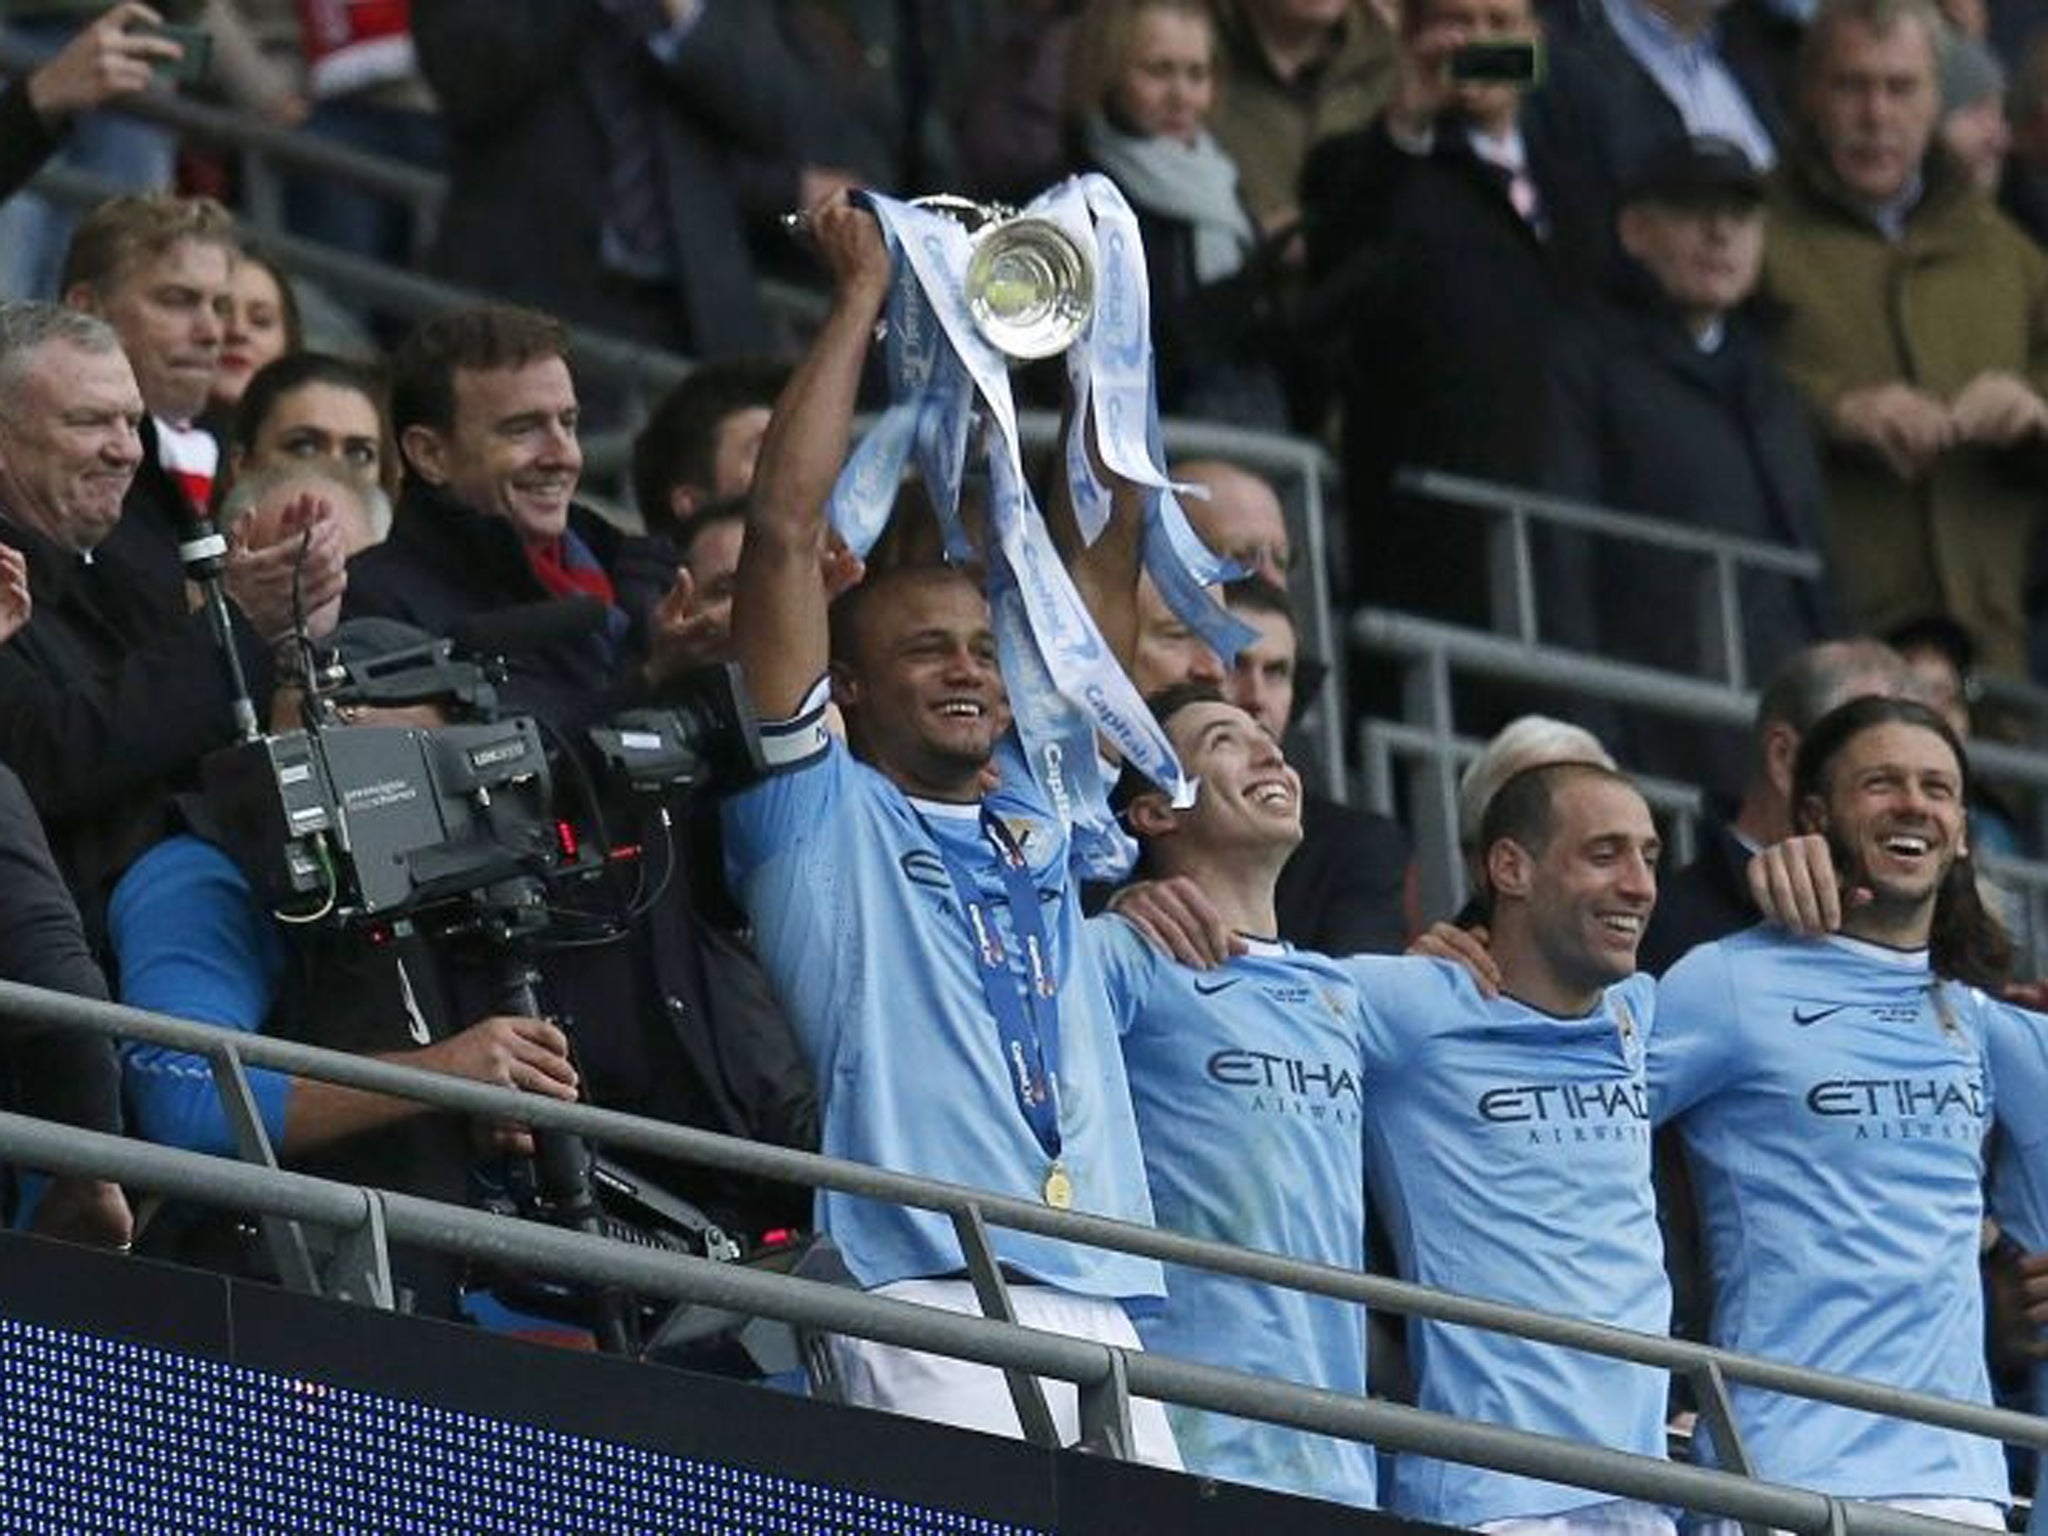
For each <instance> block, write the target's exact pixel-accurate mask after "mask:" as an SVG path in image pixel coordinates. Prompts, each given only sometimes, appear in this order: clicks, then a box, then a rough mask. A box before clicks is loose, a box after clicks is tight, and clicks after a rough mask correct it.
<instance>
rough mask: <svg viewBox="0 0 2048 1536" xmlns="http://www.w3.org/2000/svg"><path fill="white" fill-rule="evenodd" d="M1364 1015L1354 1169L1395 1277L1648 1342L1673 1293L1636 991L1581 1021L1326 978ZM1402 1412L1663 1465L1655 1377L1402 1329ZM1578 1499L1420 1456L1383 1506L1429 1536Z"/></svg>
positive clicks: (1386, 968)
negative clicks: (1427, 1412)
mask: <svg viewBox="0 0 2048 1536" xmlns="http://www.w3.org/2000/svg"><path fill="white" fill-rule="evenodd" d="M1343 969H1344V971H1345V972H1346V974H1348V975H1350V976H1351V977H1352V978H1353V979H1354V980H1355V981H1356V982H1357V983H1358V987H1359V991H1360V993H1361V994H1362V995H1363V997H1364V999H1365V1003H1366V1017H1367V1019H1368V1021H1369V1022H1370V1025H1371V1028H1370V1032H1369V1035H1368V1040H1367V1053H1368V1056H1367V1059H1368V1069H1367V1078H1366V1086H1365V1126H1366V1157H1367V1164H1368V1168H1369V1171H1370V1174H1371V1188H1372V1194H1373V1198H1374V1199H1375V1200H1377V1201H1378V1202H1380V1206H1381V1209H1382V1211H1383V1213H1384V1215H1385V1217H1386V1221H1387V1227H1388V1230H1389V1232H1390V1234H1391V1236H1392V1238H1393V1243H1394V1249H1395V1253H1396V1255H1397V1258H1398V1261H1399V1265H1400V1269H1401V1273H1402V1274H1403V1275H1404V1276H1406V1277H1408V1278H1410V1279H1413V1280H1416V1281H1419V1282H1420V1283H1422V1284H1424V1285H1429V1286H1435V1287H1438V1288H1440V1289H1443V1290H1448V1291H1457V1292H1462V1293H1463V1294H1466V1295H1469V1296H1479V1297H1484V1298H1487V1299H1489V1300H1494V1301H1503V1302H1508V1303H1511V1304H1513V1305H1516V1306H1523V1307H1531V1308H1536V1309H1540V1310H1542V1311H1547V1312H1562V1313H1566V1314H1569V1315H1571V1316H1574V1317H1582V1318H1588V1319H1591V1320H1593V1321H1597V1322H1603V1323H1612V1324H1615V1325H1617V1326H1619V1327H1623V1328H1633V1329H1638V1330H1640V1331H1643V1332H1646V1333H1656V1334H1661V1333H1663V1332H1665V1331H1666V1330H1667V1329H1668V1328H1669V1326H1670V1321H1671V1288H1670V1284H1669V1282H1668V1281H1667V1279H1666V1278H1665V1273H1664V1249H1663V1240H1662V1238H1661V1236H1660V1234H1659V1232H1658V1228H1657V1212H1656V1201H1655V1198H1654V1196H1653V1194H1652V1191H1651V1184H1650V1124H1649V1105H1648V1092H1647V1088H1646V1085H1645V1082H1644V1076H1643V1067H1644V1049H1645V1043H1646V1041H1647V1040H1648V1039H1649V1038H1651V1037H1652V1036H1653V1035H1654V1029H1655V1025H1656V1020H1655V1007H1654V1004H1655V994H1654V991H1653V987H1652V983H1651V982H1650V979H1649V978H1648V977H1646V976H1634V977H1630V978H1629V979H1627V980H1626V981H1623V982H1620V983H1617V984H1616V985H1615V986H1613V987H1610V988H1609V989H1608V990H1607V992H1606V994H1605V996H1604V997H1603V999H1602V1001H1601V1005H1600V1006H1599V1007H1598V1008H1596V1009H1595V1010H1594V1011H1593V1012H1592V1013H1590V1014H1587V1015H1586V1016H1584V1017H1582V1018H1558V1017H1556V1016H1555V1015H1552V1014H1548V1013H1545V1012H1543V1011H1542V1010H1540V1009H1538V1008H1534V1007H1531V1006H1530V1005H1528V1004H1527V1003H1523V1002H1519V1001H1516V1000H1515V999H1513V998H1508V997H1502V998H1496V999H1487V998H1485V997H1482V996H1481V995H1480V993H1479V990H1478V988H1477V987H1476V986H1475V985H1474V984H1473V981H1472V978H1471V976H1470V975H1469V974H1467V973H1466V971H1465V970H1464V969H1463V968H1462V967H1460V966H1455V965H1450V964H1447V963H1444V962H1440V961H1435V960H1423V959H1384V958H1375V957H1369V956H1367V957H1358V958H1354V959H1350V960H1346V961H1345V962H1343ZM1408 1337H1409V1343H1410V1349H1411V1354H1412V1357H1413V1364H1414V1368H1415V1378H1416V1390H1417V1401H1418V1403H1419V1404H1420V1406H1422V1407H1424V1408H1429V1409H1434V1410H1436V1411H1437V1412H1440V1413H1449V1414H1456V1415H1457V1416H1458V1417H1460V1418H1466V1419H1477V1420H1481V1421H1484V1422H1486V1423H1490V1424H1506V1425H1511V1426H1513V1427H1514V1428H1516V1429H1525V1430H1531V1431H1534V1432H1537V1433H1541V1434H1553V1435H1560V1436H1564V1437H1566V1438H1569V1439H1573V1440H1577V1441H1580V1442H1583V1443H1586V1444H1593V1445H1604V1446H1610V1447H1613V1448H1614V1449H1617V1450H1624V1451H1634V1452H1637V1453H1639V1454H1641V1455H1645V1456H1662V1455H1663V1454H1664V1409H1665V1397H1666V1390H1667V1378H1666V1375H1665V1373H1664V1372H1663V1371H1661V1370H1655V1369H1652V1368H1649V1367H1645V1366H1639V1365H1631V1364H1628V1363H1626V1362H1622V1361H1616V1360H1611V1359H1606V1358H1603V1357H1601V1356H1596V1355H1589V1354H1584V1353H1581V1352H1579V1351H1576V1350H1569V1349H1561V1348H1558V1347H1556V1346H1553V1345H1547V1344H1538V1343H1532V1342H1529V1341H1527V1340H1523V1339H1517V1338H1510V1337H1508V1336H1507V1335H1505V1334H1498V1333H1492V1332H1488V1331H1485V1330H1481V1329H1473V1328H1462V1327H1453V1326H1448V1325H1445V1324H1440V1323H1434V1322H1428V1321H1424V1320H1420V1319H1415V1320H1411V1321H1410V1324H1409V1331H1408ZM1600 1502H1602V1498H1601V1496H1600V1495H1599V1494H1596V1493H1589V1492H1588V1491H1587V1490H1585V1489H1583V1488H1574V1487H1570V1486H1567V1485H1564V1484H1559V1483H1548V1482H1542V1481H1539V1480H1537V1479H1532V1478H1524V1477H1516V1476H1511V1475H1509V1474H1507V1473H1502V1472H1492V1471H1487V1470H1484V1469H1482V1468H1477V1467H1466V1466H1459V1465H1457V1464H1455V1463H1452V1462H1445V1461H1436V1460H1432V1459H1430V1458H1427V1457H1421V1456H1405V1455H1404V1456H1402V1457H1400V1458H1399V1459H1398V1460H1397V1461H1396V1462H1395V1464H1394V1468H1393V1480H1392V1493H1391V1498H1390V1500H1389V1507H1390V1508H1391V1509H1393V1510H1394V1511H1395V1512H1397V1513H1399V1514H1404V1515H1412V1516H1415V1517H1417V1518H1419V1519H1425V1520H1433V1521H1439V1522H1442V1523H1444V1524H1447V1525H1474V1524H1477V1523H1478V1522H1480V1521H1483V1520H1499V1519H1507V1518H1513V1517H1533V1516H1541V1515H1552V1514H1560V1513H1563V1512H1565V1511H1567V1510H1572V1509H1582V1508H1585V1507H1586V1506H1588V1505H1590V1504H1596V1503H1600Z"/></svg>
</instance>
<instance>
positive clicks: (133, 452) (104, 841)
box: [0, 304, 343, 932]
mask: <svg viewBox="0 0 2048 1536" xmlns="http://www.w3.org/2000/svg"><path fill="white" fill-rule="evenodd" d="M142 416H143V398H142V394H141V391H140V390H139V389H138V388H137V385H136V379H135V373H134V371H133V370H132V369H131V368H130V367H129V365H128V361H127V359H126V357H125V356H124V355H123V353H122V350H121V344H120V341H119V339H118V338H117V337H116V336H115V334H114V332H113V331H112V330H111V329H110V328H109V327H108V326H106V325H105V324H104V323H102V322H101V321H99V320H97V319H94V318H92V317H91V316H89V315H83V314H79V313H76V312H75V311H72V310H69V309H62V308H59V307H57V306H55V305H48V304H23V305H15V306H10V307H7V308H5V309H0V543H6V544H9V545H11V546H13V547H14V548H15V549H18V550H20V551H21V552H22V555H23V556H24V558H25V560H26V562H27V567H28V582H29V591H30V593H31V595H32V597H33V599H34V605H35V609H34V614H33V616H32V617H31V619H30V620H29V622H28V625H27V627H26V628H24V629H23V630H22V631H21V633H20V634H18V635H16V636H15V637H14V639H13V640H12V641H10V642H9V643H8V644H7V645H5V646H0V760H4V761H5V762H7V763H8V764H9V765H10V766H11V767H13V769H14V770H15V771H16V772H17V773H19V774H20V775H21V777H22V780H23V782H24V783H25V784H26V785H27V786H28V790H29V793H30V795H31V796H32V797H33V798H34V800H35V802H36V806H37V808H38V809H39V810H40V811H41V813H42V815H43V819H44V821H45V822H46V824H47V825H48V827H49V831H50V839H51V842H52V844H53V846H54V847H55V849H56V853H57V858H58V862H59V864H60V865H61V866H62V868H63V869H64V872H65V875H66V877H67V878H68V879H69V880H70V882H71V885H72V888H73V890H74V891H75V892H76V893H77V894H78V898H79V906H80V908H81V910H82V911H83V913H84V916H85V919H86V925H87V929H88V931H89V932H96V931H97V924H98V920H99V916H100V908H101V906H102V903H103V901H104V897H105V893H106V890H107V888H108V887H109V886H110V885H111V883H112V881H113V880H114V878H115V877H116V876H118V875H119V874H120V872H121V870H122V869H123V868H125V867H126V865H127V862H128V860H130V859H131V858H133V857H134V855H135V854H137V853H139V852H140V851H141V850H142V849H143V848H146V847H148V846H149V845H150V844H151V843H152V842H154V841H156V840H157V839H158V838H159V837H161V836H162V835H163V831H164V826H165V823H164V814H165V811H166V808H167V804H168V799H167V795H168V791H169V790H171V789H173V788H177V787H183V785H184V783H185V781H186V780H187V779H188V778H189V776H190V774H191V773H192V771H193V769H194V768H195V767H196V765H197V763H198V761H199V759H200V758H201V757H202V756H203V755H204V754H205V753H206V752H208V751H209V750H211V749H212V748H214V747H217V746H223V745H226V743H227V742H228V741H229V740H231V739H232V735H233V720H232V715H231V713H230V708H229V700H230V690H229V686H228V681H227V671H226V668H225V666H224V664H223V661H222V658H221V655H220V650H219V645H218V643H217V641H216V639H215V637H214V635H213V633H212V632H211V630H210V628H209V625H208V622H207V619H206V617H205V615H203V614H199V613H186V612H184V611H183V610H182V602H181V604H180V607H179V609H178V610H176V611H167V610H166V608H165V606H164V592H163V585H162V582H161V580H160V579H159V575H158V573H157V572H156V571H155V570H154V568H153V567H151V566H149V565H147V564H146V563H143V562H140V561H138V560H137V559H136V558H135V556H134V553H133V551H132V549H124V548H122V547H120V545H119V543H118V542H117V541H116V540H115V539H114V537H113V535H114V534H115V532H116V531H117V530H118V529H119V527H120V525H121V522H122V520H123V518H124V517H125V516H126V515H127V514H126V512H125V510H124V503H125V498H126V495H127V492H128V487H129V482H130V481H131V479H132V478H133V476H134V474H135V471H136V466H137V464H138V463H139V462H140V460H141V457H142V441H141V437H140V435H139V427H140V423H141V420H142ZM289 527H290V530H291V533H290V536H289V537H284V538H280V539H278V540H277V541H275V542H273V543H270V544H268V545H266V546H262V547H257V546H255V545H254V544H252V543H251V541H249V540H248V539H246V538H241V539H237V540H236V541H235V543H234V545H233V547H232V548H231V549H230V551H229V553H228V555H227V557H226V561H225V572H224V575H223V577H222V582H223V585H224V587H225V589H226V593H227V597H228V600H229V602H228V611H229V616H230V637H231V640H232V643H233V645H234V647H235V649H236V651H237V653H238V654H239V655H240V657H241V659H242V663H243V667H244V670H245V672H246V673H247V676H248V678H249V681H250V684H251V686H252V688H253V689H254V690H255V692H256V693H257V695H258V696H259V698H258V703H259V707H260V703H261V696H262V695H264V694H266V693H267V692H268V689H269V684H270V677H271V670H270V646H271V645H272V644H273V643H275V642H277V641H279V640H282V639H283V638H285V637H287V636H289V635H290V634H291V633H292V631H293V628H294V615H293V606H294V585H295V584H296V586H297V589H298V595H299V597H300V598H302V599H303V602H304V605H305V609H306V611H307V612H308V613H316V614H317V613H318V611H319V610H320V609H321V608H322V607H323V606H325V605H331V604H332V603H333V601H334V599H335V597H336V595H337V594H338V592H339V590H340V586H341V583H342V580H343V575H342V570H341V551H340V545H339V541H338V537H337V530H338V524H336V523H335V522H334V521H333V519H332V517H331V514H329V513H326V512H323V511H321V510H319V509H315V508H312V507H311V506H308V507H305V508H302V509H300V510H298V511H295V512H294V513H293V515H292V517H291V519H290V520H289ZM308 531H310V533H311V537H310V539H308V540H307V541H306V542H305V543H304V545H303V546H302V544H301V537H300V535H301V534H303V533H306V532H308ZM180 592H181V597H182V585H181V588H180Z"/></svg>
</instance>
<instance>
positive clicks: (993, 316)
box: [914, 192, 1095, 362]
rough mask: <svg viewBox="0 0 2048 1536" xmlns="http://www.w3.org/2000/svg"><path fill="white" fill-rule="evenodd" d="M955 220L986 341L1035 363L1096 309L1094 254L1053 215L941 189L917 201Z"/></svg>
mask: <svg viewBox="0 0 2048 1536" xmlns="http://www.w3.org/2000/svg"><path fill="white" fill-rule="evenodd" d="M914 201H915V202H916V205H917V206H918V207H920V208H929V209H931V210H932V211H933V212H935V213H943V214H946V215H948V216H949V217H951V218H955V219H958V220H959V221H960V223H961V224H962V225H963V226H964V227H965V228H966V230H967V234H968V238H969V241H970V242H971V243H970V245H969V249H968V258H967V276H966V278H965V279H964V280H963V283H962V287H963V290H964V296H965V297H966V300H967V310H968V313H969V314H971V315H972V316H973V317H974V326H975V329H976V330H978V331H980V332H981V334H982V337H983V339H984V340H986V341H987V342H988V344H989V345H990V346H992V347H994V348H995V349H996V350H997V351H998V352H1001V353H1002V354H1003V355H1004V356H1006V357H1012V358H1015V359H1017V360H1018V361H1019V362H1032V361H1035V360H1036V359H1038V358H1041V357H1053V356H1056V355H1057V354H1059V353H1061V352H1064V351H1066V350H1067V348H1068V347H1070V346H1072V345H1073V344H1074V342H1075V340H1076V339H1077V338H1079V336H1080V334H1081V332H1082V331H1083V330H1084V329H1085V328H1086V327H1087V324H1088V317H1089V316H1090V315H1091V314H1093V313H1094V310H1095V257H1094V254H1093V253H1092V252H1090V251H1087V250H1085V249H1083V248H1082V247H1081V246H1080V245H1079V244H1078V243H1077V242H1076V241H1075V239H1074V237H1073V236H1072V235H1070V234H1068V233H1067V232H1066V230H1064V229H1062V228H1061V227H1060V226H1059V225H1058V224H1055V223H1054V222H1053V221H1052V220H1051V219H1043V218H1038V217H1036V216H1034V215H1031V214H1020V213H1018V212H1017V211H1016V210H1015V209H1013V208H1006V207H1003V206H1002V205H1001V204H998V203H977V202H974V201H972V200H970V199H968V198H964V197H954V196H952V195H951V194H949V193H944V192H941V193H937V194H934V195H933V196H930V197H920V198H917V199H915V200H914Z"/></svg>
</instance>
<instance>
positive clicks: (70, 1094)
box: [0, 767, 121, 1133]
mask: <svg viewBox="0 0 2048 1536" xmlns="http://www.w3.org/2000/svg"><path fill="white" fill-rule="evenodd" d="M0 976H5V977H6V978H7V979H8V980H9V981H18V982H22V983H24V984H25V985H28V986H31V987H47V988H49V989H50V990H51V991H54V992H69V993H72V994H73V995H75V996H78V997H91V998H104V997H106V995H107V983H106V979H105V978H104V977H103V976H102V975H101V974H100V968H99V966H98V965H97V964H95V963H94V961H93V958H92V952H91V950H90V949H89V947H88V946H87V944H86V940H85V931H84V929H83V927H82V926H81V925H80V923H79V920H78V908H77V907H76V906H74V905H73V904H72V900H71V893H70V892H69V891H68V890H66V889H65V887H64V879H63V877H62V876H61V875H59V874H58V873H57V865H56V862H55V861H54V860H53V859H52V858H51V857H50V845H49V843H48V842H47V841H46V840H45V839H44V837H43V828H42V823H41V822H40V821H38V820H37V819H36V811H35V807H34V806H33V805H31V804H30V803H29V798H28V792H27V791H26V790H25V789H23V788H22V785H21V780H20V779H18V778H16V777H15V775H14V774H13V773H12V772H11V771H10V770H9V769H7V768H4V767H0ZM6 1045H7V1049H6V1053H5V1056H6V1061H7V1065H8V1067H9V1069H10V1075H11V1076H12V1078H13V1084H12V1092H11V1093H10V1094H9V1096H8V1103H9V1105H10V1107H12V1108H15V1109H17V1110H19V1111H20V1112H22V1113H24V1114H31V1115H38V1116H41V1117H42V1118H44V1119H48V1120H61V1121H63V1122H65V1123H66V1124H68V1125H77V1126H83V1127H85V1128H86V1129H88V1130H94V1131H107V1132H110V1133H118V1132H119V1131H120V1129H121V1071H120V1067H119V1065H118V1064H117V1062H116V1061H115V1059H114V1048H113V1043H112V1042H111V1041H110V1040H109V1039H108V1038H107V1037H106V1036H104V1035H96V1034H90V1033H88V1032H86V1031H84V1030H73V1029H64V1028H55V1027H52V1026H49V1025H36V1024H21V1023H10V1024H9V1025H8V1027H7V1031H6Z"/></svg>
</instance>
